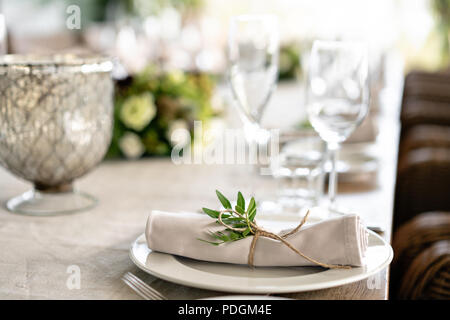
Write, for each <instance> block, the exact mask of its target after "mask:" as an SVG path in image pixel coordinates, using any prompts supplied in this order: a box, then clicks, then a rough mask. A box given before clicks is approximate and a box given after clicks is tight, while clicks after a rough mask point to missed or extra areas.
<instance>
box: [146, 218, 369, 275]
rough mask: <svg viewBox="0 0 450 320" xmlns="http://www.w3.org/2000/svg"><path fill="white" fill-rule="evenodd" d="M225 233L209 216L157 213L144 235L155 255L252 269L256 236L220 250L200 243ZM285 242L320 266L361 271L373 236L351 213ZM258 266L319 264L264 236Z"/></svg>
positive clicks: (258, 250) (257, 255) (306, 229)
mask: <svg viewBox="0 0 450 320" xmlns="http://www.w3.org/2000/svg"><path fill="white" fill-rule="evenodd" d="M223 229H224V227H223V226H220V225H218V224H217V223H216V222H215V220H214V219H212V218H211V217H209V216H208V215H206V214H202V213H185V212H183V213H173V212H163V211H152V212H151V213H150V215H149V217H148V221H147V226H146V230H145V236H146V239H147V245H148V247H149V248H150V249H151V250H154V251H159V252H164V253H170V254H174V255H179V256H183V257H188V258H192V259H197V260H204V261H211V262H224V263H234V264H247V261H248V253H249V250H250V244H251V241H252V238H253V237H252V236H250V237H246V238H244V239H241V240H238V241H233V242H227V243H224V244H221V245H218V246H214V245H211V244H208V243H205V242H203V241H200V240H198V239H204V240H210V241H214V239H212V238H211V236H210V235H209V232H210V231H217V230H223ZM268 231H270V230H268ZM287 231H288V230H284V231H283V232H287ZM286 240H287V241H289V242H290V243H291V244H292V245H293V246H294V247H295V248H296V249H298V250H299V251H300V252H302V253H304V254H305V255H307V256H309V257H311V258H313V259H315V260H317V261H319V262H322V263H327V264H340V265H351V266H362V265H364V262H363V258H364V256H365V252H366V250H367V243H368V233H367V229H366V228H365V227H364V226H363V224H362V223H361V221H360V218H359V216H358V215H354V214H352V215H345V216H342V217H336V218H332V219H329V220H325V221H321V222H318V223H315V224H311V225H304V226H303V227H302V228H301V229H300V230H299V231H298V232H297V233H295V234H293V235H291V236H289V237H288V238H286ZM254 265H255V266H315V265H316V264H314V263H313V262H310V261H308V260H306V259H305V258H303V257H301V256H300V255H298V254H296V253H295V252H294V251H292V250H291V249H289V248H288V247H287V246H286V245H284V244H283V243H281V242H280V241H277V240H273V239H269V238H264V237H259V239H258V241H257V243H256V248H255V253H254Z"/></svg>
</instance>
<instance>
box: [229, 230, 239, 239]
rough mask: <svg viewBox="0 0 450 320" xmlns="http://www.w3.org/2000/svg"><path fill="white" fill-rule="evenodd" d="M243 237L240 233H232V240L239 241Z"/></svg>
mask: <svg viewBox="0 0 450 320" xmlns="http://www.w3.org/2000/svg"><path fill="white" fill-rule="evenodd" d="M240 237H241V236H240V234H239V233H236V232H230V238H231V240H233V241H234V240H237V239H239V238H240Z"/></svg>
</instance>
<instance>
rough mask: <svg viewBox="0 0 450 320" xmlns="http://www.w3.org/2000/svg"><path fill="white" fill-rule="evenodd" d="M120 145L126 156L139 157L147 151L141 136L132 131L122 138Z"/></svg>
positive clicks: (130, 157)
mask: <svg viewBox="0 0 450 320" xmlns="http://www.w3.org/2000/svg"><path fill="white" fill-rule="evenodd" d="M119 147H120V150H121V151H122V153H123V154H124V155H125V157H127V158H129V159H137V158H139V157H141V156H142V155H143V154H144V152H145V147H144V145H143V144H142V142H141V138H140V137H139V136H138V135H137V134H135V133H132V132H127V133H125V134H124V135H123V136H122V137H121V138H120V140H119Z"/></svg>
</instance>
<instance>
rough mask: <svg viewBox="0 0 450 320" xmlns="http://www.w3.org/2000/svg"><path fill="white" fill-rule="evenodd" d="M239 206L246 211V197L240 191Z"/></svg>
mask: <svg viewBox="0 0 450 320" xmlns="http://www.w3.org/2000/svg"><path fill="white" fill-rule="evenodd" d="M237 205H238V206H239V207H241V208H242V209H243V211H245V199H244V196H243V195H242V193H241V192H240V191H239V192H238V197H237ZM236 211H238V210H236ZM238 212H239V211H238ZM239 213H241V212H239Z"/></svg>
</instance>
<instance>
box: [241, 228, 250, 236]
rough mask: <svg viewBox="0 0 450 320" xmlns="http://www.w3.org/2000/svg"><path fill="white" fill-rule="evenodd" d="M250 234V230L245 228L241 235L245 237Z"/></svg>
mask: <svg viewBox="0 0 450 320" xmlns="http://www.w3.org/2000/svg"><path fill="white" fill-rule="evenodd" d="M249 233H250V228H247V229H246V230H245V231H244V232H242V235H243V236H244V237H246V236H247V235H248V234H249Z"/></svg>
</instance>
